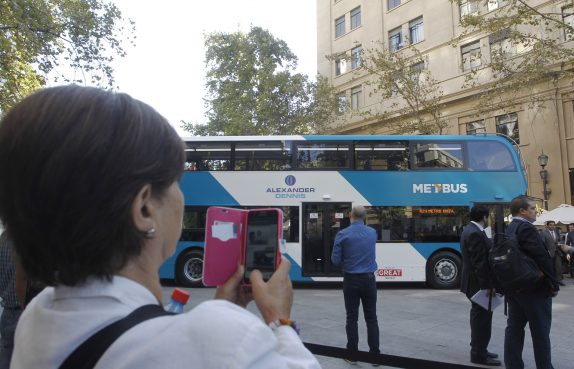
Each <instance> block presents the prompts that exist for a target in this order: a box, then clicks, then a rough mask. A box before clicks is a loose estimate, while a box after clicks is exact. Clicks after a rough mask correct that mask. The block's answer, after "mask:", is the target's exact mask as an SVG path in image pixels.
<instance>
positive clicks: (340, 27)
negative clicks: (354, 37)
mask: <svg viewBox="0 0 574 369" xmlns="http://www.w3.org/2000/svg"><path fill="white" fill-rule="evenodd" d="M344 34H345V16H344V15H343V16H342V17H339V18H337V19H335V37H341V36H343V35H344Z"/></svg>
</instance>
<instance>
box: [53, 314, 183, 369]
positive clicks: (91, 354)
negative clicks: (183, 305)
mask: <svg viewBox="0 0 574 369" xmlns="http://www.w3.org/2000/svg"><path fill="white" fill-rule="evenodd" d="M165 315H173V313H168V312H166V311H165V310H164V309H163V308H162V307H161V306H160V305H144V306H141V307H139V308H137V309H136V310H134V311H132V312H131V313H130V314H129V315H128V316H126V317H125V318H122V319H120V320H118V321H116V322H114V323H112V324H110V325H108V326H106V327H104V328H102V329H100V330H99V331H97V332H96V333H94V334H93V335H92V336H91V337H90V338H88V339H87V340H85V341H84V342H83V343H82V344H81V345H80V346H78V347H77V348H76V349H75V350H74V351H73V352H72V353H71V354H70V355H69V356H68V357H67V358H66V360H64V362H63V363H62V365H60V368H59V369H92V368H93V367H95V366H96V363H97V362H98V360H100V358H101V357H102V355H103V354H104V352H106V350H107V349H108V347H110V346H111V345H112V343H114V341H115V340H116V339H118V337H119V336H121V335H122V334H123V333H124V332H126V331H127V330H128V329H130V328H132V327H133V326H135V325H137V324H139V323H141V322H143V321H146V320H148V319H152V318H157V317H160V316H165Z"/></svg>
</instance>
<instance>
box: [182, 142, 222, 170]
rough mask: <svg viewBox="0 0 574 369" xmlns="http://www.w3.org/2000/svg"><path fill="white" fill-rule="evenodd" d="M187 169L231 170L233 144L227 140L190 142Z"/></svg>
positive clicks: (187, 153)
mask: <svg viewBox="0 0 574 369" xmlns="http://www.w3.org/2000/svg"><path fill="white" fill-rule="evenodd" d="M185 151H186V162H185V169H186V170H230V169H231V144H230V143H227V142H188V143H187V148H186V149H185Z"/></svg>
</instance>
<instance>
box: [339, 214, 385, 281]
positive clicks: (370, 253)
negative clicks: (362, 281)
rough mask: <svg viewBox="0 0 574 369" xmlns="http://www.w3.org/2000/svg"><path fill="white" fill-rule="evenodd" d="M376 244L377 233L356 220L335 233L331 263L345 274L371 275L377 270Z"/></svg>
mask: <svg viewBox="0 0 574 369" xmlns="http://www.w3.org/2000/svg"><path fill="white" fill-rule="evenodd" d="M376 242H377V232H376V231H375V230H374V229H373V228H371V227H369V226H366V225H365V224H364V223H363V221H362V220H357V221H355V222H353V223H351V225H350V226H348V227H347V228H345V229H343V230H341V231H339V233H337V236H336V237H335V245H334V246H333V252H332V253H331V262H332V263H333V264H335V266H339V267H341V268H342V269H343V272H345V273H352V274H356V273H373V272H374V271H375V270H377V262H376V260H375V244H376Z"/></svg>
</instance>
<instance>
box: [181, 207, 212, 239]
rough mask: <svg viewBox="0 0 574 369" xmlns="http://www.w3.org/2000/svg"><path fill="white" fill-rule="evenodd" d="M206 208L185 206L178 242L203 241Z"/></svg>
mask: <svg viewBox="0 0 574 369" xmlns="http://www.w3.org/2000/svg"><path fill="white" fill-rule="evenodd" d="M206 214H207V206H186V207H185V210H184V213H183V229H182V231H181V238H180V241H204V240H205V216H206Z"/></svg>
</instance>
